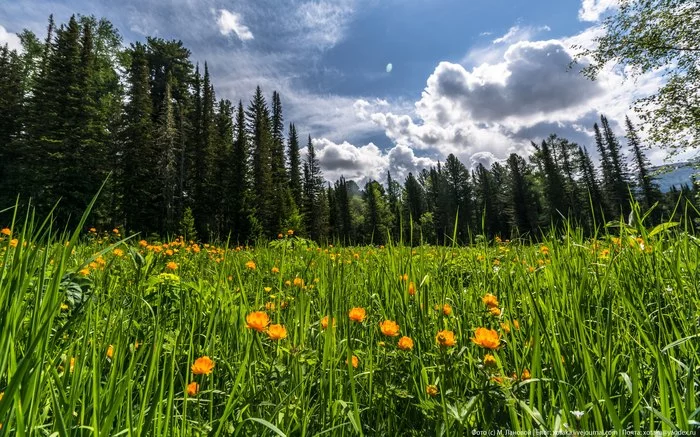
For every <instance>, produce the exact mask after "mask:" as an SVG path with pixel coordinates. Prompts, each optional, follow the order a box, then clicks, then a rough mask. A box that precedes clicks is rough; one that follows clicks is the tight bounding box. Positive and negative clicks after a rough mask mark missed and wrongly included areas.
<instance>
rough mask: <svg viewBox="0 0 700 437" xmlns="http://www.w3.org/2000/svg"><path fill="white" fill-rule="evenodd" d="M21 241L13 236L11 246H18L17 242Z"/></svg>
mask: <svg viewBox="0 0 700 437" xmlns="http://www.w3.org/2000/svg"><path fill="white" fill-rule="evenodd" d="M18 243H19V240H18V239H16V238H13V239H12V240H10V247H17V244H18Z"/></svg>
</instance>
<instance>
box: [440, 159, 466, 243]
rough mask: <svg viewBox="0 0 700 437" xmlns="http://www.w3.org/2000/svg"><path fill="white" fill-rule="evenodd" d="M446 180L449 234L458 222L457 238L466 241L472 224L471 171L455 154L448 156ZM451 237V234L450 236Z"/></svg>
mask: <svg viewBox="0 0 700 437" xmlns="http://www.w3.org/2000/svg"><path fill="white" fill-rule="evenodd" d="M445 180H446V184H447V195H448V196H449V205H450V209H449V211H448V216H447V217H448V219H449V225H448V229H447V231H448V232H450V233H451V232H452V231H453V229H454V226H455V220H457V223H456V224H457V238H458V240H459V241H466V240H467V238H468V236H469V227H470V226H471V223H472V209H473V206H472V204H471V197H472V193H471V186H470V184H469V171H468V170H467V168H466V167H465V166H464V164H462V163H461V162H460V161H459V159H457V157H456V156H454V155H453V154H451V153H450V154H449V155H448V156H447V160H446V161H445ZM449 235H450V237H451V234H449Z"/></svg>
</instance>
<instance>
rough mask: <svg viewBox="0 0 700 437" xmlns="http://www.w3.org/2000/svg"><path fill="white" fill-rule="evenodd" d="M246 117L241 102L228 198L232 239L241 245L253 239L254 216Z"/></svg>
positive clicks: (237, 116) (237, 117)
mask: <svg viewBox="0 0 700 437" xmlns="http://www.w3.org/2000/svg"><path fill="white" fill-rule="evenodd" d="M245 117H246V116H245V111H244V109H243V102H242V101H239V102H238V111H237V113H236V123H235V135H236V139H235V141H234V144H233V156H232V159H231V186H230V189H229V193H230V195H229V196H228V202H229V204H230V211H231V215H232V227H233V231H232V235H231V237H232V238H233V240H234V241H237V242H239V243H242V242H245V241H247V240H248V239H249V238H250V237H251V223H250V218H251V215H252V214H253V211H252V210H251V205H250V201H251V197H250V196H251V192H250V182H251V181H250V177H251V174H250V149H249V145H248V134H247V131H246V118H245Z"/></svg>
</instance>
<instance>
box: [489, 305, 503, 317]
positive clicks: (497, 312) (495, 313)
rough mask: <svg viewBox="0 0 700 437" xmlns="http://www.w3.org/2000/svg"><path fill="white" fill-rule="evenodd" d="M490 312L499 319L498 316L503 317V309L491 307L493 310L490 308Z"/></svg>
mask: <svg viewBox="0 0 700 437" xmlns="http://www.w3.org/2000/svg"><path fill="white" fill-rule="evenodd" d="M489 312H490V313H491V314H492V315H494V316H496V317H498V316H500V315H501V309H500V308H498V307H491V308H489Z"/></svg>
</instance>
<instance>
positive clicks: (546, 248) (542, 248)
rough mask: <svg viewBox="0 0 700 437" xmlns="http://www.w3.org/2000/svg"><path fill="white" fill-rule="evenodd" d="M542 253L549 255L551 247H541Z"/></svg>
mask: <svg viewBox="0 0 700 437" xmlns="http://www.w3.org/2000/svg"><path fill="white" fill-rule="evenodd" d="M540 253H541V254H542V255H549V247H547V246H542V247H540Z"/></svg>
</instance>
